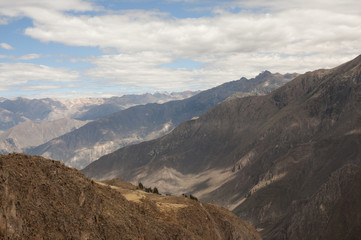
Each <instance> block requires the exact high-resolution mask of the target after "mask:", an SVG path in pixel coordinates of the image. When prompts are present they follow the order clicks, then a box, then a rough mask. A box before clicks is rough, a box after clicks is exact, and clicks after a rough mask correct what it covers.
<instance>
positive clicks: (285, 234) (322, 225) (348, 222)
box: [267, 165, 361, 240]
mask: <svg viewBox="0 0 361 240" xmlns="http://www.w3.org/2000/svg"><path fill="white" fill-rule="evenodd" d="M360 186H361V167H360V166H357V165H346V166H344V167H342V168H340V169H338V170H337V171H335V172H334V173H332V174H331V176H330V177H329V178H328V180H327V181H326V183H324V184H323V185H322V186H321V188H320V190H319V191H318V192H317V193H316V194H314V195H313V196H312V197H311V198H309V199H306V200H302V201H295V202H293V203H292V207H291V208H289V211H288V213H287V215H286V216H285V217H284V219H282V221H281V224H279V225H277V226H275V227H274V228H273V229H270V232H269V233H267V235H272V236H273V237H272V239H274V240H276V239H277V240H279V239H320V240H321V239H325V240H326V239H350V240H351V239H356V238H359V237H360V236H361V214H360V213H361V201H360V199H361V188H360Z"/></svg>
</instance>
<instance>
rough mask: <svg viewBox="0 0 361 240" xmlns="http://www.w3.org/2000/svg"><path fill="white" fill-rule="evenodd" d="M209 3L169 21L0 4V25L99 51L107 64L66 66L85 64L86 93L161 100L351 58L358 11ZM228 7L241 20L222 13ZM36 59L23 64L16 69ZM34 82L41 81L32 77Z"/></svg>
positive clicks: (352, 7) (320, 2)
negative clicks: (25, 23)
mask: <svg viewBox="0 0 361 240" xmlns="http://www.w3.org/2000/svg"><path fill="white" fill-rule="evenodd" d="M169 1H177V2H179V1H183V2H185V3H186V2H193V1H187V0H185V1H184V0H169ZM218 3H219V4H218V5H217V4H215V8H214V13H213V15H210V16H205V17H199V18H175V17H172V16H171V15H169V14H168V13H164V12H157V11H154V10H153V11H143V10H129V11H117V12H115V11H102V12H101V13H100V12H98V14H94V13H93V14H92V15H87V14H86V11H94V10H99V9H101V8H100V7H97V6H95V5H94V4H91V3H89V2H86V1H83V0H63V1H48V0H47V1H45V0H29V1H22V0H14V1H6V2H5V1H2V2H0V19H7V18H9V17H19V16H20V17H21V16H27V17H29V18H31V19H32V20H33V23H34V25H33V26H32V27H29V28H27V29H26V30H25V34H26V35H28V36H30V37H32V38H34V39H38V40H40V41H42V42H57V43H62V44H65V45H69V46H85V47H87V46H92V47H99V49H100V50H101V51H102V52H103V53H104V54H109V55H104V56H98V57H89V58H86V59H73V60H72V61H73V62H77V61H86V62H90V63H92V64H94V67H92V68H89V69H88V70H87V71H85V72H84V73H83V74H84V75H85V76H87V77H90V78H91V79H93V85H92V86H93V87H94V88H95V89H97V88H98V87H99V86H100V85H109V86H112V85H116V86H119V87H121V86H127V87H134V88H136V87H138V88H152V89H163V90H177V89H183V90H185V89H188V88H190V87H194V88H195V87H197V86H200V87H202V88H206V87H211V86H215V85H216V84H220V83H222V82H226V81H230V80H234V79H238V78H240V77H242V76H246V77H248V78H250V77H254V76H255V75H257V74H258V73H259V72H261V71H263V70H266V69H267V70H270V71H272V72H281V73H285V72H299V73H302V72H305V71H309V70H314V69H317V68H329V67H334V66H336V65H338V64H341V63H342V62H345V61H347V60H350V59H352V58H353V57H355V56H356V55H358V54H360V53H361V45H360V44H359V43H360V41H361V1H356V0H344V1H342V2H341V1H339V0H336V1H326V0H312V1H311V0H304V1H301V0H291V1H289V0H288V1H287V0H274V1H268V0H253V1H251V0H237V1H226V2H225V1H221V2H218ZM236 7H239V8H241V11H239V12H236V13H234V12H235V11H234V12H230V11H228V10H230V9H233V10H234V8H236ZM69 11H78V12H81V14H76V15H74V14H72V13H70V12H69ZM6 21H7V20H6ZM4 22H5V20H4ZM0 24H1V20H0ZM1 57H2V56H0V58H1ZM39 57H40V55H37V54H33V55H25V56H23V57H19V58H17V59H16V60H30V59H35V58H39ZM179 58H181V59H189V60H193V61H197V62H201V63H203V65H202V67H201V68H199V69H169V68H164V67H162V65H163V64H167V63H171V62H173V61H174V60H176V59H179ZM8 67H9V66H7V68H8ZM17 67H19V65H17ZM27 67H29V66H27ZM31 69H32V70H29V73H31V74H28V75H27V76H24V75H22V76H21V77H18V75H16V74H21V73H20V72H19V71H16V69H14V71H15V73H16V74H15V73H13V74H12V75H11V76H10V77H13V78H15V79H20V78H24V79H26V78H31V77H32V76H34V75H32V74H35V72H37V71H38V70H39V69H41V66H36V65H31ZM41 71H44V69H43V70H41ZM41 71H40V72H41ZM5 73H6V72H5ZM53 73H54V74H55V76H57V75H56V74H58V75H62V74H64V75H66V76H67V75H69V79H77V78H79V77H80V76H79V74H78V73H74V72H70V71H69V70H66V69H60V70H59V69H55V68H54V69H51V73H49V74H53ZM1 74H3V78H1V77H2V75H1ZM7 74H10V73H9V72H7ZM35 75H36V74H35ZM38 76H44V75H43V74H41V73H38ZM49 76H50V75H49ZM47 78H48V79H49V77H47ZM2 79H3V80H2ZM4 79H5V77H4V73H0V82H1V81H4ZM49 81H50V80H49ZM97 81H99V82H97Z"/></svg>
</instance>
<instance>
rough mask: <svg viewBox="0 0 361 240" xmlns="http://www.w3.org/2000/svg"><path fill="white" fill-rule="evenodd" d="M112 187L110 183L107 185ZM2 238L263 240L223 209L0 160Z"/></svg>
mask: <svg viewBox="0 0 361 240" xmlns="http://www.w3.org/2000/svg"><path fill="white" fill-rule="evenodd" d="M109 184H112V185H109ZM0 238H1V239H245V240H246V239H249V240H256V239H260V237H259V235H258V233H257V232H256V230H255V229H254V228H253V227H252V226H250V225H248V224H246V223H245V222H243V221H241V220H240V219H238V218H237V217H236V216H235V215H233V214H232V213H230V212H228V211H227V210H225V209H223V208H220V207H217V206H214V205H210V204H207V203H201V202H197V201H194V200H190V199H188V198H184V197H172V196H160V195H156V194H151V193H145V192H143V191H140V190H136V189H135V187H133V186H132V185H130V184H127V183H124V182H122V181H120V180H113V181H109V182H108V183H97V182H94V181H92V180H90V179H88V178H86V177H84V175H83V174H81V173H80V172H79V171H77V170H75V169H71V168H68V167H65V166H64V164H62V163H60V162H57V161H52V160H48V159H44V158H42V157H30V156H27V155H23V154H10V155H6V156H5V155H1V156H0Z"/></svg>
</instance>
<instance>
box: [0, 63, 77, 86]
mask: <svg viewBox="0 0 361 240" xmlns="http://www.w3.org/2000/svg"><path fill="white" fill-rule="evenodd" d="M78 78H79V73H77V72H71V71H69V70H67V69H64V68H52V67H48V66H43V65H35V64H29V63H0V84H1V85H2V86H3V87H4V86H5V87H7V88H11V87H19V86H20V85H22V84H27V83H29V82H31V81H51V82H69V81H77V80H78Z"/></svg>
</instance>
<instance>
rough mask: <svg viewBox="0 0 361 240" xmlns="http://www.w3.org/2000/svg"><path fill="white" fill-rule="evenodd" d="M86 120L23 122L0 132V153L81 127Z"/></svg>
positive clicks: (31, 145)
mask: <svg viewBox="0 0 361 240" xmlns="http://www.w3.org/2000/svg"><path fill="white" fill-rule="evenodd" d="M87 122H88V121H79V120H75V119H66V118H63V119H58V120H54V121H49V122H41V123H35V122H31V121H28V122H24V123H20V124H18V125H16V126H15V127H12V128H10V129H9V130H7V131H5V132H4V133H2V134H0V153H2V154H4V153H11V152H23V151H25V149H26V148H29V147H34V146H38V145H41V144H43V143H46V142H48V141H49V140H51V139H53V138H56V137H59V136H61V135H64V134H66V133H68V132H71V131H73V130H75V129H77V128H79V127H82V126H83V125H84V124H86V123H87Z"/></svg>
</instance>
